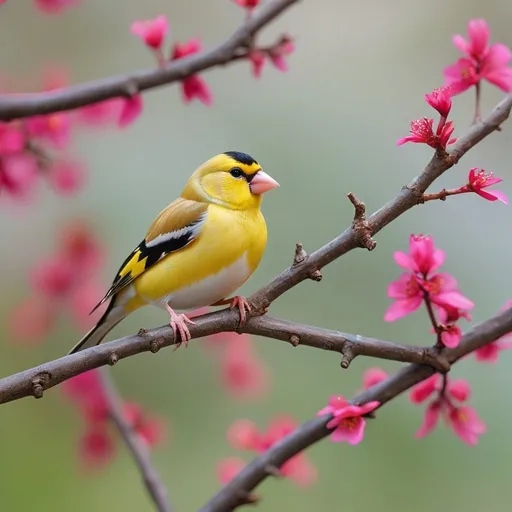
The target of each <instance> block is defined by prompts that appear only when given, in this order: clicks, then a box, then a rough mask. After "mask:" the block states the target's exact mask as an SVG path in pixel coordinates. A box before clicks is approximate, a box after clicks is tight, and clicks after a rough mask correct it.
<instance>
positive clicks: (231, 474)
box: [216, 457, 246, 485]
mask: <svg viewBox="0 0 512 512" xmlns="http://www.w3.org/2000/svg"><path fill="white" fill-rule="evenodd" d="M245 465H246V464H245V461H244V460H242V459H240V458H238V457H227V458H225V459H222V460H220V461H219V462H218V463H217V470H216V473H217V480H219V482H220V483H221V484H222V485H226V484H227V483H228V482H231V480H233V478H235V476H236V475H238V473H240V471H242V469H243V468H244V467H245Z"/></svg>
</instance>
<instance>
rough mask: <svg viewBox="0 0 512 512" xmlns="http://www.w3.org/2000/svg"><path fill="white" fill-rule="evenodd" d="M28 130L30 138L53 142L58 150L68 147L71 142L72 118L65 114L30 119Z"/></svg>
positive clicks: (27, 124)
mask: <svg viewBox="0 0 512 512" xmlns="http://www.w3.org/2000/svg"><path fill="white" fill-rule="evenodd" d="M26 128H27V133H28V136H29V137H30V138H34V139H43V140H46V141H48V142H51V143H52V144H53V145H54V147H55V148H57V149H62V148H64V147H66V146H67V145H68V144H69V142H70V140H71V118H70V115H69V114H68V113H65V112H57V113H54V114H47V115H44V116H34V117H29V118H28V119H27V121H26Z"/></svg>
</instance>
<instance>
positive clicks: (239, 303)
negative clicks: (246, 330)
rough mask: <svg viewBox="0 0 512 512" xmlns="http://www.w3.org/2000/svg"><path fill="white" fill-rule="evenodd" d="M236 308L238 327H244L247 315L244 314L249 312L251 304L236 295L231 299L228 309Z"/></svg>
mask: <svg viewBox="0 0 512 512" xmlns="http://www.w3.org/2000/svg"><path fill="white" fill-rule="evenodd" d="M235 307H237V308H238V310H239V311H240V326H243V325H245V322H246V321H247V315H246V314H245V312H246V311H251V309H252V304H251V303H250V302H249V301H248V300H247V299H246V298H245V297H242V296H241V295H237V296H236V297H233V299H232V300H231V304H230V306H229V309H233V308H235Z"/></svg>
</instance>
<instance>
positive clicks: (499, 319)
mask: <svg viewBox="0 0 512 512" xmlns="http://www.w3.org/2000/svg"><path fill="white" fill-rule="evenodd" d="M511 330H512V309H508V310H507V311H505V312H503V313H500V314H499V315H496V316H495V317H493V318H491V319H490V320H487V321H485V322H482V323H480V324H478V325H476V326H474V327H473V328H472V329H470V330H469V331H468V332H467V333H466V334H464V336H463V337H462V340H461V342H460V344H459V346H458V347H456V348H454V349H446V352H445V355H446V357H447V359H448V361H449V362H450V363H455V362H456V361H458V360H459V359H461V358H462V357H464V356H465V355H467V354H469V353H471V352H473V351H475V350H476V349H478V348H480V347H483V346H484V345H486V344H488V343H492V342H493V341H495V340H496V339H498V338H499V337H501V336H503V335H504V334H506V333H507V332H509V331H511ZM433 373H434V370H433V369H432V368H431V367H428V366H424V365H422V366H420V365H416V364H413V365H410V366H408V367H407V368H403V369H402V370H400V371H399V372H397V373H396V374H395V375H393V376H391V377H389V378H388V379H386V380H385V381H384V382H381V383H380V384H377V385H375V386H373V387H371V388H369V389H367V390H364V391H362V392H361V393H359V394H357V395H356V396H355V397H354V398H353V399H352V400H351V402H352V403H354V404H364V403H366V402H370V401H373V400H377V401H379V402H380V406H379V407H382V406H383V405H384V404H386V403H387V402H389V401H390V400H392V399H393V398H396V397H397V396H398V395H400V394H401V393H403V392H404V391H407V390H408V389H409V388H411V387H412V386H414V385H415V384H418V382H421V381H422V380H425V379H426V378H428V377H430V376H431V375H432V374H433ZM330 419H331V417H330V416H323V417H320V418H316V419H313V420H310V421H308V422H306V423H304V424H303V425H301V426H300V427H299V428H297V429H296V430H295V431H294V432H292V433H291V434H289V435H287V436H286V437H285V438H283V439H282V440H281V441H279V442H278V443H276V445H275V446H272V447H271V448H270V449H269V450H267V451H266V452H264V453H263V454H262V455H260V456H259V457H256V458H255V459H254V460H253V461H252V462H251V463H250V464H249V465H247V466H246V467H245V468H244V469H242V471H241V472H240V473H239V474H238V475H237V476H235V478H233V480H231V481H230V482H229V483H228V484H227V485H226V486H225V487H224V488H222V489H221V490H220V491H219V493H218V494H217V495H216V496H214V497H213V498H212V499H211V500H210V501H209V502H208V503H207V504H206V505H205V506H204V507H203V508H201V509H200V512H231V511H232V510H234V509H235V508H237V507H238V506H239V505H240V504H241V503H240V498H241V497H243V496H246V495H250V494H251V492H252V491H253V489H255V488H256V487H257V486H258V485H259V484H260V483H261V482H262V481H263V480H265V479H266V478H267V477H268V476H270V475H269V472H268V470H267V468H268V467H276V468H280V467H281V466H282V465H283V464H284V463H285V462H286V461H288V460H290V459H291V458H292V457H294V456H295V455H297V454H298V453H300V452H301V451H303V450H305V449H306V448H308V447H309V446H311V445H313V444H314V443H316V442H317V441H320V440H321V439H323V438H325V437H326V436H328V435H329V434H330V432H331V431H330V430H329V429H328V428H327V427H326V425H327V423H328V422H329V420H330Z"/></svg>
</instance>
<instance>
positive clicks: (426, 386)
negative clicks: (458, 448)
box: [409, 374, 485, 445]
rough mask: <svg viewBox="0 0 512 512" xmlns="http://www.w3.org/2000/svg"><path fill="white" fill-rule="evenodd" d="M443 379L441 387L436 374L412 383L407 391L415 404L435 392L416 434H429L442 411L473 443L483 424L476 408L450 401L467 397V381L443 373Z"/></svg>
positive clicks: (454, 429) (456, 431)
mask: <svg viewBox="0 0 512 512" xmlns="http://www.w3.org/2000/svg"><path fill="white" fill-rule="evenodd" d="M444 379H446V382H445V385H444V387H443V385H442V384H441V383H440V381H439V380H440V379H439V376H438V375H437V374H435V375H433V376H432V377H430V378H429V379H426V380H425V381H423V382H420V383H419V384H417V385H416V386H414V388H413V389H412V390H411V392H410V395H409V396H410V399H411V401H412V402H413V403H417V404H418V403H421V402H423V401H425V400H426V399H427V398H428V397H429V396H431V395H432V394H433V393H434V392H437V397H436V398H435V399H434V400H432V401H431V402H430V403H429V404H428V406H427V408H426V409H425V415H424V419H423V424H422V425H421V427H420V428H419V430H418V431H417V432H416V437H418V438H419V437H425V436H426V435H428V434H430V433H431V432H432V430H434V428H435V427H436V426H437V423H438V421H439V417H440V416H441V415H442V416H443V418H444V419H445V420H446V422H447V424H448V425H449V426H450V427H451V428H452V430H453V431H454V432H455V434H456V435H457V436H458V437H459V438H460V439H462V441H464V442H465V443H467V444H469V445H474V444H476V443H477V441H478V436H479V435H481V434H483V433H484V432H485V425H484V424H483V423H482V422H481V421H480V420H479V419H478V417H477V415H476V412H475V411H474V410H473V409H472V408H471V407H469V406H467V405H463V406H459V405H455V404H454V403H453V400H456V401H457V402H465V401H467V400H468V399H469V397H470V396H471V389H470V387H469V384H468V382H467V381H465V380H462V379H459V380H454V381H451V380H449V377H448V376H444Z"/></svg>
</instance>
